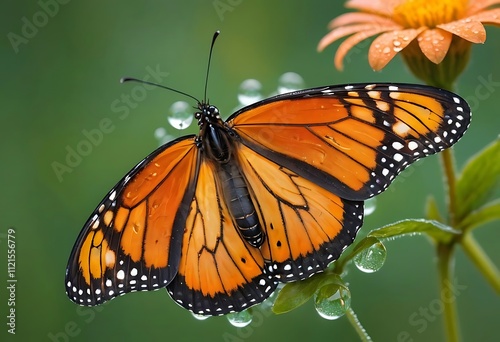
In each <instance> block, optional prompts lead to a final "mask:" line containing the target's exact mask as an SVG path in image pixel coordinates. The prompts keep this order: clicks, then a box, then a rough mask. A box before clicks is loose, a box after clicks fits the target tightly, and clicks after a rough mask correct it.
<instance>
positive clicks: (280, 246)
mask: <svg viewBox="0 0 500 342" xmlns="http://www.w3.org/2000/svg"><path fill="white" fill-rule="evenodd" d="M237 155H238V161H239V164H240V166H241V168H242V171H243V173H244V175H245V178H246V180H247V182H248V185H249V189H250V191H251V193H252V196H253V198H254V199H255V202H256V203H257V205H256V207H257V211H258V213H259V216H260V221H261V222H262V225H263V226H264V229H265V236H266V238H265V242H264V244H263V245H262V246H261V249H260V250H261V253H262V255H263V256H264V258H265V259H266V260H267V261H268V263H267V268H266V273H268V274H272V275H274V276H275V277H277V278H278V279H279V280H280V281H282V282H290V281H294V280H299V279H305V278H308V277H309V276H311V275H312V274H314V273H318V272H321V271H323V270H324V269H325V268H326V267H327V266H328V264H329V263H330V262H332V261H334V260H336V259H337V258H338V257H339V256H340V254H341V253H342V251H343V250H344V249H345V248H346V247H347V246H349V245H350V244H351V243H352V242H353V241H354V238H355V237H356V233H357V231H358V230H359V228H360V227H361V224H362V222H363V202H356V201H349V200H345V199H342V198H340V197H339V196H337V195H336V194H334V193H331V192H329V191H328V190H326V189H324V188H323V187H321V186H319V185H317V184H315V183H313V182H312V181H310V180H308V179H306V178H303V177H301V176H299V175H298V174H297V173H296V172H294V171H292V170H290V169H288V168H286V167H284V166H282V165H280V164H278V163H276V162H273V161H271V160H269V159H267V158H264V157H262V156H261V155H259V154H258V153H256V152H255V151H253V150H251V149H249V148H248V147H246V146H245V145H243V144H241V145H240V146H239V148H238V153H237Z"/></svg>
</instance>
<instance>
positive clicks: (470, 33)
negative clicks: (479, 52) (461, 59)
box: [437, 18, 486, 43]
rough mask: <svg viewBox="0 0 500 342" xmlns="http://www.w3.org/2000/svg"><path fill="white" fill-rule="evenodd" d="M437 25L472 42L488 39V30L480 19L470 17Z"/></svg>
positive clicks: (482, 41)
mask: <svg viewBox="0 0 500 342" xmlns="http://www.w3.org/2000/svg"><path fill="white" fill-rule="evenodd" d="M437 27H439V28H440V29H443V30H445V31H448V32H450V33H453V34H454V35H457V36H459V37H460V38H463V39H465V40H468V41H469V42H472V43H484V41H485V40H486V30H485V29H484V26H483V24H481V22H480V21H475V20H471V19H470V18H465V19H460V20H456V21H452V22H451V23H446V24H440V25H437Z"/></svg>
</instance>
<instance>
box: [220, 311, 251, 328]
mask: <svg viewBox="0 0 500 342" xmlns="http://www.w3.org/2000/svg"><path fill="white" fill-rule="evenodd" d="M226 317H227V320H228V321H229V323H231V325H233V326H235V327H237V328H243V327H246V326H247V325H249V324H250V323H252V319H253V316H252V314H251V313H250V312H249V311H248V310H245V311H241V312H233V313H230V314H228V315H227V316H226Z"/></svg>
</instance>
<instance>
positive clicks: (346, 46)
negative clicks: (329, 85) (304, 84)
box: [334, 26, 391, 70]
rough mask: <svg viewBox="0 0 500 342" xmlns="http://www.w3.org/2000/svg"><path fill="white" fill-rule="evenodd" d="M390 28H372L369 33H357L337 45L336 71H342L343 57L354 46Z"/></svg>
mask: <svg viewBox="0 0 500 342" xmlns="http://www.w3.org/2000/svg"><path fill="white" fill-rule="evenodd" d="M390 29H391V28H386V27H385V26H380V27H377V28H374V29H373V30H371V31H363V32H358V33H356V34H354V35H352V36H350V37H349V38H347V39H346V40H344V41H343V42H342V44H340V45H339V48H338V49H337V52H336V53H335V60H334V62H335V67H336V68H337V69H338V70H343V69H344V65H343V63H342V61H343V59H344V57H345V56H346V55H347V53H348V52H349V50H350V49H352V48H353V47H354V45H356V44H358V43H359V42H361V41H363V40H365V39H366V38H370V37H371V36H374V35H376V34H379V33H381V32H385V31H387V30H390Z"/></svg>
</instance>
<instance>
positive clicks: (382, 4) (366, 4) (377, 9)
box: [345, 0, 403, 17]
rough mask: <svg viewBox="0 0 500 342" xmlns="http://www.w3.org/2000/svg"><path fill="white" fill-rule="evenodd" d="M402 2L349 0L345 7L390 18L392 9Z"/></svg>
mask: <svg viewBox="0 0 500 342" xmlns="http://www.w3.org/2000/svg"><path fill="white" fill-rule="evenodd" d="M402 2H403V1H402V0H349V1H348V2H347V3H346V4H345V7H347V8H355V9H358V10H361V11H363V12H369V13H376V14H380V15H383V16H385V17H391V16H392V13H393V11H394V8H395V7H396V6H398V5H400V4H401V3H402Z"/></svg>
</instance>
